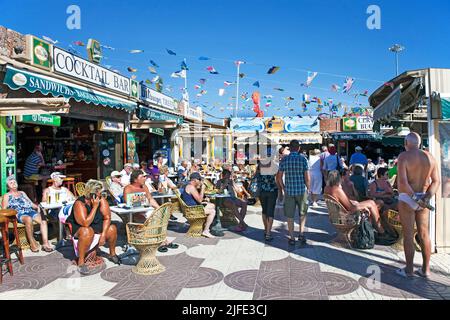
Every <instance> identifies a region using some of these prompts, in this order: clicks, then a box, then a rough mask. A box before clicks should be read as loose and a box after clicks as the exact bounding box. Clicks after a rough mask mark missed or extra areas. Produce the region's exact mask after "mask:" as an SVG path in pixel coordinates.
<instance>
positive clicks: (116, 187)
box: [109, 171, 124, 202]
mask: <svg viewBox="0 0 450 320" xmlns="http://www.w3.org/2000/svg"><path fill="white" fill-rule="evenodd" d="M121 178H122V174H121V173H120V172H119V171H113V172H111V184H110V185H109V191H111V193H112V195H113V196H114V198H115V199H116V200H118V201H119V202H124V201H123V188H124V185H123V184H122V180H121Z"/></svg>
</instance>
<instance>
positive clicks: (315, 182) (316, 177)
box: [309, 149, 323, 207]
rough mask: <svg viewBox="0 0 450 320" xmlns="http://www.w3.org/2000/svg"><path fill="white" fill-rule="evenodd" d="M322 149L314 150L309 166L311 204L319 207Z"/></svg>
mask: <svg viewBox="0 0 450 320" xmlns="http://www.w3.org/2000/svg"><path fill="white" fill-rule="evenodd" d="M320 163H321V161H320V150H319V149H314V150H312V152H311V154H310V156H309V168H310V175H311V190H310V194H311V206H312V207H317V201H318V200H319V198H320V196H321V194H322V180H323V176H322V168H321V166H320Z"/></svg>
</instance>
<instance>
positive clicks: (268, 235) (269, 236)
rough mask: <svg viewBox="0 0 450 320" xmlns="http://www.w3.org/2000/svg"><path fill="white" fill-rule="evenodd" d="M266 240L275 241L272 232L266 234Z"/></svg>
mask: <svg viewBox="0 0 450 320" xmlns="http://www.w3.org/2000/svg"><path fill="white" fill-rule="evenodd" d="M264 240H265V241H266V242H271V241H273V237H272V236H271V235H270V234H265V235H264Z"/></svg>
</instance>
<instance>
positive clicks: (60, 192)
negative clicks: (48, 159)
mask: <svg viewBox="0 0 450 320" xmlns="http://www.w3.org/2000/svg"><path fill="white" fill-rule="evenodd" d="M65 177H66V176H65V175H62V174H61V173H59V172H53V173H52V174H51V175H50V178H51V179H52V180H53V184H52V185H51V186H50V187H48V188H46V189H45V190H44V192H43V194H42V202H48V203H63V202H65V201H73V200H75V196H74V195H73V193H72V192H70V190H69V189H67V188H66V187H63V186H62V185H63V179H64V178H65Z"/></svg>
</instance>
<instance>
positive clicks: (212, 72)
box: [206, 66, 219, 74]
mask: <svg viewBox="0 0 450 320" xmlns="http://www.w3.org/2000/svg"><path fill="white" fill-rule="evenodd" d="M206 70H208V71H209V73H211V74H219V73H218V72H217V71H216V69H214V67H212V66H209V67H208V68H206Z"/></svg>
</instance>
